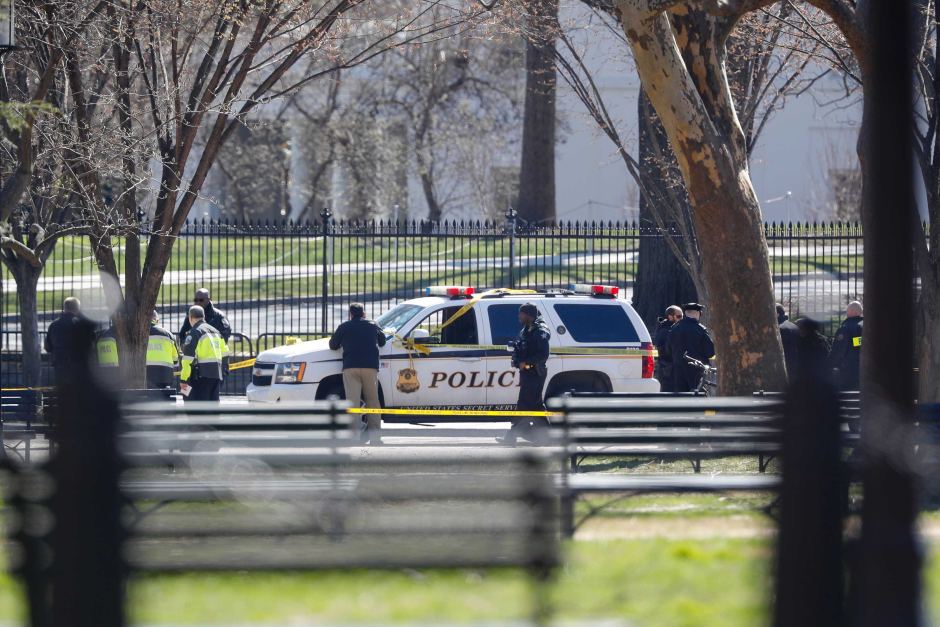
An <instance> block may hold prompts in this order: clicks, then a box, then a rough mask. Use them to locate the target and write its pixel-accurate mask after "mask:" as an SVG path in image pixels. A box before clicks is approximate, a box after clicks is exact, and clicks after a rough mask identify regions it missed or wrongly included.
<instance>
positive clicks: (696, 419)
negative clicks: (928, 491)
mask: <svg viewBox="0 0 940 627" xmlns="http://www.w3.org/2000/svg"><path fill="white" fill-rule="evenodd" d="M567 398H572V399H606V400H608V401H610V402H612V403H616V402H617V401H619V402H624V403H627V402H631V401H640V402H641V403H643V405H642V406H641V407H642V408H643V409H644V410H645V415H642V416H641V417H635V418H633V419H632V420H631V422H632V425H633V426H634V427H636V428H644V427H645V428H646V429H656V433H657V434H661V433H663V431H664V430H666V429H668V428H676V427H680V428H681V427H683V426H684V425H688V426H696V427H698V428H700V429H727V428H728V427H732V426H737V427H738V428H739V429H746V430H750V428H751V427H757V426H758V423H757V422H755V421H752V420H748V419H747V418H746V416H748V415H751V416H754V417H757V416H759V415H762V414H763V415H764V416H765V417H766V410H763V409H761V408H760V407H761V406H760V405H757V404H750V403H748V402H747V400H746V399H742V401H743V404H738V406H737V407H735V408H732V407H730V406H728V405H726V404H724V401H725V400H727V399H721V398H715V397H712V398H713V400H712V401H702V400H698V401H696V400H691V401H690V402H691V403H692V405H686V407H694V406H695V405H696V404H699V405H700V406H701V414H700V415H698V416H695V415H684V416H683V415H680V414H681V413H682V412H683V411H685V410H683V409H682V407H683V406H682V405H669V404H668V403H671V402H673V401H681V400H682V399H702V396H701V395H695V394H693V393H691V392H689V393H680V394H663V393H639V394H633V393H621V394H598V393H581V392H578V393H571V394H568V395H567ZM753 398H754V399H755V400H766V401H773V402H777V403H782V402H783V394H781V393H777V392H757V393H755V394H754V396H753ZM713 405H714V406H715V407H718V406H724V407H725V408H726V409H724V410H720V411H722V413H723V414H725V415H723V416H718V415H717V412H718V411H719V410H717V409H715V408H714V407H712V406H713ZM657 407H658V408H657ZM670 408H674V409H675V411H676V412H679V413H677V415H676V416H671V417H666V415H665V414H668V413H669V412H670V411H673V410H672V409H670ZM595 409H597V408H596V407H595ZM604 411H616V409H615V405H611V406H609V407H608V408H607V409H606V410H604ZM729 412H730V413H729ZM631 413H632V414H633V415H634V416H636V414H637V412H636V411H632V412H631ZM640 413H641V414H643V412H640ZM645 420H648V424H644V421H645ZM839 420H840V422H841V423H842V430H843V431H845V432H846V433H845V436H844V441H845V444H846V446H847V447H849V448H851V447H854V445H855V444H856V443H857V441H858V432H859V424H860V421H861V400H860V395H859V393H858V392H840V393H839ZM766 422H767V424H766V425H765V426H767V427H770V428H778V429H779V423H777V424H775V421H773V420H770V421H766ZM710 423H712V424H710ZM562 424H563V423H562ZM580 426H581V427H582V428H586V427H590V426H592V425H591V424H590V423H585V424H582V425H580ZM593 426H599V427H604V426H606V425H605V424H594V425H593ZM624 426H627V425H624ZM663 435H665V434H663ZM715 435H716V436H717V438H716V439H715V440H713V441H712V442H711V445H710V446H704V447H693V446H688V447H685V448H683V447H677V446H669V445H668V442H666V441H665V440H663V441H662V442H661V443H660V442H658V441H657V435H654V434H649V433H647V434H643V435H642V436H640V437H639V438H638V440H639V441H638V442H635V443H634V446H633V447H630V446H627V445H626V443H625V442H620V443H619V444H620V445H619V446H616V447H614V446H611V447H608V448H607V449H606V450H607V451H608V452H609V455H610V456H622V455H647V454H648V455H652V456H654V457H663V458H667V459H676V458H681V459H689V461H690V462H691V463H692V466H693V469H694V470H695V472H700V471H701V461H702V460H703V459H710V458H716V457H723V456H728V455H756V456H757V458H758V470H759V471H760V472H764V471H765V470H766V469H767V466H768V465H769V464H770V462H771V461H773V459H774V458H775V456H776V453H777V449H778V448H779V443H778V442H774V441H765V442H761V437H760V434H758V433H756V432H755V433H747V434H742V435H744V436H745V437H743V438H742V439H740V440H737V441H736V440H735V438H734V436H733V434H732V433H731V432H730V431H722V432H720V433H718V434H715ZM725 436H728V438H729V439H730V442H726V443H724V444H720V443H719V441H718V440H720V439H723V438H724V437H725ZM600 437H601V438H603V436H600ZM680 437H681V434H680ZM644 439H645V441H643V440H644ZM686 439H687V438H686ZM587 444H588V443H587V442H585V445H587ZM595 444H599V443H597V442H595ZM657 444H662V445H663V446H661V447H659V450H656V449H655V447H656V445H657ZM703 444H704V443H703ZM752 444H753V445H752ZM651 446H652V447H654V448H653V449H650V447H651ZM582 448H583V449H584V450H583V452H582V454H580V455H577V456H574V457H572V458H571V460H572V469H573V470H577V466H578V458H579V457H580V458H583V457H587V456H590V455H592V454H593V452H592V451H591V450H589V449H588V448H587V446H585V447H582ZM596 448H597V446H595V449H596ZM644 450H654V451H655V452H652V453H644V452H641V451H644ZM683 452H687V453H688V455H683V454H682V453H683Z"/></svg>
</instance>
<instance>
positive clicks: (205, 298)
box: [179, 287, 232, 345]
mask: <svg viewBox="0 0 940 627" xmlns="http://www.w3.org/2000/svg"><path fill="white" fill-rule="evenodd" d="M193 304H194V305H198V306H199V307H202V310H203V311H204V312H205V314H206V323H208V324H209V326H211V327H214V328H215V330H216V331H218V332H219V334H220V335H221V336H222V339H223V340H225V341H226V342H228V339H229V337H231V335H232V326H231V325H230V324H229V322H228V318H226V317H225V314H224V313H222V311H221V310H220V309H218V308H217V307H216V306H215V304H213V302H212V301H211V300H210V299H209V290H207V289H206V288H204V287H202V288H199V289H198V290H196V294H195V295H194V296H193ZM191 328H192V325H191V324H190V322H189V319H188V318H187V319H186V320H184V321H183V326H182V327H180V333H179V336H180V344H181V345H182V344H183V343H184V342H185V341H186V336H187V335H188V334H189V330H190V329H191Z"/></svg>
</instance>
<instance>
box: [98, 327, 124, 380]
mask: <svg viewBox="0 0 940 627" xmlns="http://www.w3.org/2000/svg"><path fill="white" fill-rule="evenodd" d="M95 352H96V353H97V355H98V365H99V366H100V367H102V368H118V367H119V366H120V365H121V358H120V356H119V355H118V345H117V330H116V329H115V328H114V318H111V320H110V324H109V326H108V328H107V329H105V330H104V331H102V332H101V333H99V334H98V339H97V340H95Z"/></svg>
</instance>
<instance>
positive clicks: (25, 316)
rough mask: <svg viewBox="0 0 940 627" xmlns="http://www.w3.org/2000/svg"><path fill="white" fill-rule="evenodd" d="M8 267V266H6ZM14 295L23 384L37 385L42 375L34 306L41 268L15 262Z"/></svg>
mask: <svg viewBox="0 0 940 627" xmlns="http://www.w3.org/2000/svg"><path fill="white" fill-rule="evenodd" d="M8 267H9V266H8ZM13 274H14V277H15V278H16V295H17V297H18V298H19V302H20V333H21V334H22V335H21V338H22V343H23V346H22V349H23V385H25V386H26V387H37V386H39V385H40V380H41V377H42V352H41V348H40V346H39V310H38V308H37V306H36V285H37V283H38V282H39V275H40V274H42V268H34V267H33V266H31V265H29V264H28V263H26V262H25V261H18V262H16V266H15V271H14V273H13Z"/></svg>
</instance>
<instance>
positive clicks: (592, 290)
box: [571, 283, 620, 296]
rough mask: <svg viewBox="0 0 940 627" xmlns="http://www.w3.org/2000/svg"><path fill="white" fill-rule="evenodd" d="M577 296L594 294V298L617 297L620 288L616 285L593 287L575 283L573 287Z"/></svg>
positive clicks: (588, 284)
mask: <svg viewBox="0 0 940 627" xmlns="http://www.w3.org/2000/svg"><path fill="white" fill-rule="evenodd" d="M571 290H572V291H573V292H574V293H575V294H592V295H594V296H616V295H617V294H619V293H620V288H619V287H617V286H616V285H591V284H590V283H575V284H574V285H572V286H571Z"/></svg>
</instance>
